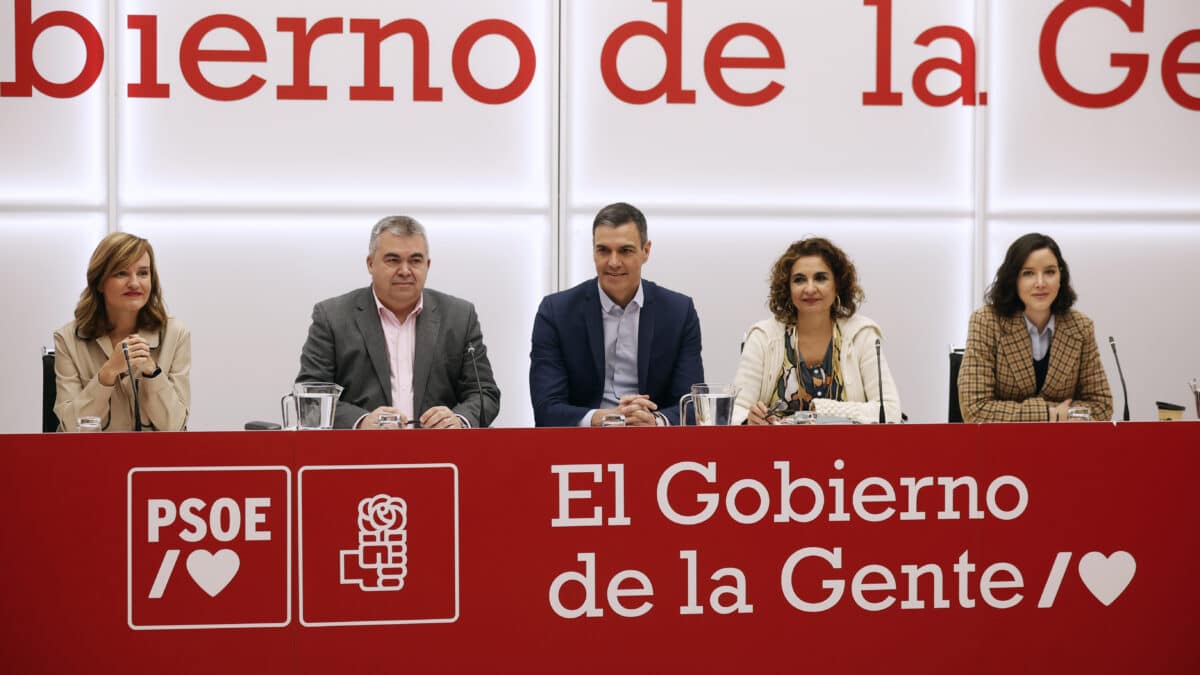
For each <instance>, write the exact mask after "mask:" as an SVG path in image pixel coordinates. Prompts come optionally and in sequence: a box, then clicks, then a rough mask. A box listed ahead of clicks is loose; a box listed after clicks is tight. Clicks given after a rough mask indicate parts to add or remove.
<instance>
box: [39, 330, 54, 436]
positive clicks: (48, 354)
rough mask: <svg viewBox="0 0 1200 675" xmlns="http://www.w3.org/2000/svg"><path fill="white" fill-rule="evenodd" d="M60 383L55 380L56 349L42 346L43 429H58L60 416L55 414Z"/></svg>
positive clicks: (44, 430)
mask: <svg viewBox="0 0 1200 675" xmlns="http://www.w3.org/2000/svg"><path fill="white" fill-rule="evenodd" d="M57 396H58V385H57V384H56V383H55V381H54V350H53V349H46V348H45V347H43V348H42V431H43V432H44V433H53V432H55V431H58V416H57V415H55V414H54V399H55V397H57Z"/></svg>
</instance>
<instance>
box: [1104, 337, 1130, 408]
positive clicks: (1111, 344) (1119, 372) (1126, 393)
mask: <svg viewBox="0 0 1200 675" xmlns="http://www.w3.org/2000/svg"><path fill="white" fill-rule="evenodd" d="M1108 346H1109V347H1112V353H1113V360H1114V361H1116V362H1117V375H1118V376H1120V378H1121V395H1122V396H1124V397H1125V416H1124V421H1126V422H1128V421H1129V389H1127V388H1126V387H1125V373H1124V372H1122V370H1121V357H1119V356H1117V341H1116V340H1114V339H1113V337H1112V336H1111V335H1109V336H1108Z"/></svg>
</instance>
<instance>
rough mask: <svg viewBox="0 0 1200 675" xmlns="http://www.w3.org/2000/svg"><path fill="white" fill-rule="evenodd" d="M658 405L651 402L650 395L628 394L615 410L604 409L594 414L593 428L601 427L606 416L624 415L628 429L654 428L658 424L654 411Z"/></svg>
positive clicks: (622, 398)
mask: <svg viewBox="0 0 1200 675" xmlns="http://www.w3.org/2000/svg"><path fill="white" fill-rule="evenodd" d="M656 410H658V404H657V403H655V402H654V401H651V400H650V396H649V394H626V395H625V396H622V397H621V400H620V401H618V402H617V407H615V408H604V409H601V410H597V411H596V412H595V413H593V414H592V426H594V427H598V426H600V422H601V420H603V419H604V416H605V415H624V416H625V426H627V427H653V426H656V425H657V424H658V417H657V416H655V414H654V411H656Z"/></svg>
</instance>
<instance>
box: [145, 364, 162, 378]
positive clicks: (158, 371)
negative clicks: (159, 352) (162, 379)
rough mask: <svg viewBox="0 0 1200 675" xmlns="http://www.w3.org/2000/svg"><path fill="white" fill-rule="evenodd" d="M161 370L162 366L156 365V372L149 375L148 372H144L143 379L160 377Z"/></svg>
mask: <svg viewBox="0 0 1200 675" xmlns="http://www.w3.org/2000/svg"><path fill="white" fill-rule="evenodd" d="M161 372H162V368H161V367H158V366H156V367H155V368H154V372H153V373H150V374H149V375H147V374H145V373H142V379H143V380H153V379H154V378H156V377H158V375H159V373H161Z"/></svg>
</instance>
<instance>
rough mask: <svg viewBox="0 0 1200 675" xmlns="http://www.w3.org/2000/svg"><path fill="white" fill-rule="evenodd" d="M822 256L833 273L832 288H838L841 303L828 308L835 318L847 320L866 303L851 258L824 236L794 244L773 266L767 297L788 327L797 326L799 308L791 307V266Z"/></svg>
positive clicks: (773, 310) (768, 305)
mask: <svg viewBox="0 0 1200 675" xmlns="http://www.w3.org/2000/svg"><path fill="white" fill-rule="evenodd" d="M808 256H819V257H820V258H821V260H824V261H825V264H826V265H829V271H831V272H833V285H834V286H835V287H836V289H837V298H838V300H839V302H836V303H834V305H833V307H831V308H829V316H830V318H832V319H839V318H841V319H848V318H850V317H852V316H854V312H856V311H858V303H860V302H862V301H863V298H864V295H863V290H862V288H860V287H859V285H858V271H857V270H855V269H854V263H853V262H851V260H850V256H848V255H846V252H845V251H843V250H842V249H840V248H838V247H837V246H835V245H834V244H833V242H831V241H829V240H828V239H825V238H824V237H809V238H807V239H801V240H800V241H795V242H792V245H791V246H788V247H787V250H786V251H784V252H783V255H781V256H779V259H778V260H776V261H775V264H774V265H772V266H771V279H770V283H771V291H770V294H769V295H768V296H767V307H768V308H770V310H771V313H772V314H774V315H775V320H776V321H778V322H779V323H782V324H784V325H785V326H791V325H793V324H795V323H796V305H794V304H792V289H791V285H792V265H795V264H796V261H797V260H799V259H801V258H807V257H808Z"/></svg>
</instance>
